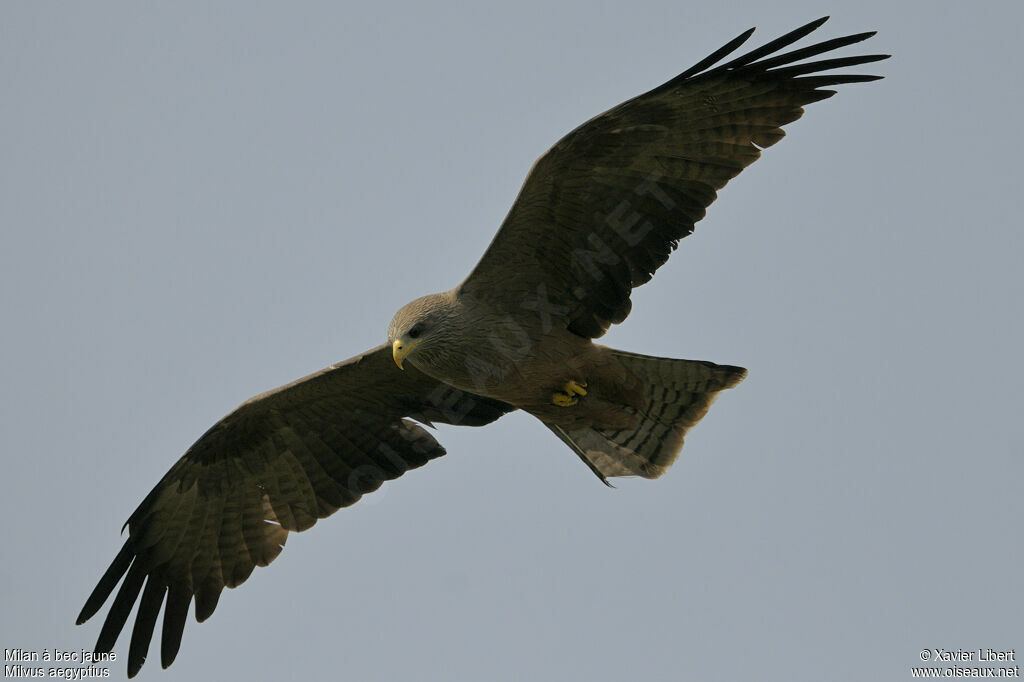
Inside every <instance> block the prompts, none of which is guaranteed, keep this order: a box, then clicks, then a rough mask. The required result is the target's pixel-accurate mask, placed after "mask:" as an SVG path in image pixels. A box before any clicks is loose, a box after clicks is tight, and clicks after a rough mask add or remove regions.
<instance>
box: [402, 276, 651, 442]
mask: <svg viewBox="0 0 1024 682" xmlns="http://www.w3.org/2000/svg"><path fill="white" fill-rule="evenodd" d="M427 311H429V314H431V315H433V316H434V320H433V324H432V325H431V327H430V329H432V330H437V332H436V335H432V336H431V337H430V338H429V342H428V341H427V340H424V341H423V342H421V343H419V344H418V345H417V346H416V349H415V352H413V353H411V354H410V355H409V357H408V360H407V361H408V362H410V363H411V364H413V365H414V366H415V367H416V368H417V369H419V370H420V371H421V372H423V373H424V374H426V375H428V376H430V377H433V378H434V379H438V380H439V381H442V382H444V383H445V384H448V385H450V386H454V387H455V388H458V389H460V390H462V391H465V392H467V393H471V394H473V395H481V396H486V397H488V398H494V399H495V400H500V401H502V402H505V403H509V404H510V405H514V406H515V407H517V408H519V409H521V410H525V411H526V412H529V413H530V414H533V415H534V416H536V417H538V418H539V419H541V420H542V421H544V422H545V423H551V424H555V425H558V426H563V427H566V428H569V427H578V426H592V425H595V424H599V425H602V426H604V427H607V428H628V427H629V426H632V425H635V424H636V422H637V421H638V416H637V414H636V413H627V412H623V411H622V410H621V409H620V408H621V406H627V405H634V404H635V403H637V402H638V401H639V399H640V396H639V391H640V384H639V381H638V380H637V379H636V378H635V377H633V376H632V375H630V373H629V372H628V371H627V370H626V368H625V367H624V366H623V365H622V363H621V362H619V361H618V360H617V359H616V358H615V356H614V354H613V353H612V352H611V351H610V349H608V348H606V347H604V346H601V345H599V344H595V343H593V342H592V341H591V340H590V339H586V338H583V337H581V336H579V335H577V334H573V333H572V332H570V331H568V330H567V329H566V328H565V327H564V326H561V325H552V324H547V325H545V324H544V320H543V318H542V317H540V316H537V317H536V318H534V317H531V316H526V317H523V316H519V317H514V316H513V315H512V314H511V313H509V312H508V311H504V310H500V309H496V307H495V306H493V305H491V304H490V303H489V302H487V301H482V300H479V299H476V298H472V297H468V296H461V295H459V292H458V289H453V290H451V291H447V292H444V293H441V294H432V295H430V296H425V297H423V298H420V299H417V300H415V301H413V302H411V303H410V304H409V305H408V306H406V307H404V308H402V310H400V311H399V312H398V313H397V314H396V316H395V322H393V323H392V325H391V326H390V328H389V338H392V339H394V338H398V337H400V336H402V331H401V330H402V329H403V326H404V327H405V329H408V328H410V327H412V326H413V325H415V324H416V322H417V321H418V320H420V319H421V318H423V317H424V315H425V314H427ZM570 381H577V382H580V383H584V384H587V386H588V387H589V390H588V394H587V398H588V399H587V400H584V401H580V402H579V403H578V405H579V409H573V410H567V409H565V408H563V407H560V406H558V405H555V404H554V403H553V402H552V395H553V394H554V393H557V392H558V391H560V390H561V389H562V388H563V387H564V386H565V385H566V384H567V383H568V382H570Z"/></svg>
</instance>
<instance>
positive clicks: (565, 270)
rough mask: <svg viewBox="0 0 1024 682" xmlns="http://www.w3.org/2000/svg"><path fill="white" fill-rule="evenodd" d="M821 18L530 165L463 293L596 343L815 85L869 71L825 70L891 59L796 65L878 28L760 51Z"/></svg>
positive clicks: (628, 110)
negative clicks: (534, 315) (558, 324)
mask: <svg viewBox="0 0 1024 682" xmlns="http://www.w3.org/2000/svg"><path fill="white" fill-rule="evenodd" d="M826 19H827V17H826V18H825V19H819V20H818V21H815V22H812V23H810V24H807V25H806V26H803V27H802V28H799V29H797V30H795V31H793V32H791V33H788V34H787V35H785V36H783V37H781V38H779V39H777V40H773V41H771V42H770V43H768V44H766V45H764V46H763V47H761V48H759V49H756V50H754V51H752V52H750V53H748V54H746V55H743V56H742V57H739V58H736V59H734V60H732V61H729V62H726V63H724V64H719V65H717V66H715V64H716V63H717V62H719V61H720V60H722V59H723V58H725V56H726V55H728V54H730V53H731V52H733V51H734V50H735V49H736V48H738V47H739V46H740V45H741V44H742V43H743V42H745V41H746V40H747V38H749V37H750V35H751V34H752V33H753V31H754V29H750V30H749V31H747V32H746V33H744V34H742V35H741V36H739V37H738V38H736V39H735V40H733V41H731V42H729V43H728V44H726V45H725V46H724V47H722V48H721V49H719V50H718V51H716V52H715V53H714V54H712V55H710V56H709V57H707V58H706V59H704V60H702V61H701V62H700V63H698V64H696V65H695V66H693V67H692V68H690V69H688V70H687V71H685V72H684V73H681V74H680V75H678V76H676V77H675V78H673V79H672V80H670V81H668V82H667V83H665V84H664V85H662V86H660V87H657V88H655V89H654V90H651V91H650V92H648V93H646V94H643V95H640V96H638V97H635V98H633V99H631V100H629V101H627V102H624V103H623V104H620V105H619V106H617V107H615V108H614V109H611V110H609V111H607V112H605V113H603V114H601V115H599V116H596V117H595V118H593V119H591V120H590V121H587V122H586V123H584V124H583V125H581V126H580V127H578V128H576V129H575V130H573V131H572V132H571V133H569V134H568V135H566V136H565V137H564V138H562V139H561V140H560V141H559V142H558V143H556V144H555V146H554V147H552V148H551V149H550V150H548V151H547V153H545V154H544V155H543V156H542V157H541V158H540V159H538V160H537V162H536V163H535V164H534V166H533V168H532V170H531V171H530V173H529V175H528V176H527V178H526V182H525V183H524V185H523V188H522V190H521V191H520V193H519V196H518V197H517V198H516V201H515V203H514V204H513V206H512V208H511V210H510V211H509V214H508V216H507V217H506V218H505V222H504V223H503V224H502V226H501V229H500V230H499V231H498V233H497V235H496V236H495V238H494V240H493V241H492V242H491V245H490V246H489V247H488V249H487V251H486V252H485V253H484V255H483V258H482V259H481V260H480V262H479V263H478V264H477V266H476V268H474V270H473V272H472V273H471V274H470V275H469V277H468V278H467V279H466V281H465V282H463V284H462V285H461V287H460V290H459V291H460V294H461V295H464V296H467V297H470V298H476V299H479V300H483V301H487V302H488V303H490V304H491V305H492V306H493V307H497V308H499V309H504V310H506V311H507V312H510V313H512V314H518V315H520V316H521V315H524V314H527V313H526V311H531V310H532V311H536V312H538V313H539V314H541V315H542V316H550V317H549V318H548V319H550V318H552V317H553V318H558V319H560V320H561V321H563V322H564V324H566V325H567V327H568V328H569V329H570V330H571V331H573V332H575V333H576V334H579V335H581V336H584V337H589V338H596V337H599V336H601V335H602V334H604V332H605V331H607V329H608V327H609V326H610V325H611V324H616V323H619V322H622V321H623V320H624V319H625V318H626V316H627V315H628V314H629V310H630V305H631V304H630V299H629V296H630V291H631V290H632V288H633V287H635V286H639V285H641V284H643V283H645V282H647V281H649V280H650V279H651V276H652V275H653V274H654V271H655V270H657V269H658V268H659V267H660V266H661V265H662V264H663V263H665V261H666V260H668V257H669V254H670V253H671V252H672V250H673V249H674V248H675V247H676V245H677V243H678V241H679V240H680V239H682V238H683V237H685V236H687V235H688V234H690V233H691V232H693V226H694V223H696V222H697V221H698V220H700V219H701V218H703V217H704V213H705V209H706V208H707V206H708V205H709V204H711V202H712V201H714V200H715V197H716V191H717V190H719V189H721V188H722V187H724V186H725V184H726V183H727V182H728V181H729V180H730V179H732V178H734V177H735V176H736V175H738V174H739V172H740V171H742V170H743V169H744V168H746V167H747V166H749V165H750V164H751V163H753V162H754V161H755V160H756V159H757V158H758V156H760V149H761V148H764V147H768V146H771V145H773V144H775V143H776V142H778V141H779V140H780V139H782V137H783V135H784V133H783V131H782V129H781V126H783V125H785V124H787V123H790V122H792V121H795V120H796V119H798V118H800V116H801V115H802V114H803V108H802V107H803V106H804V105H806V104H810V103H811V102H817V101H818V100H822V99H825V98H827V97H831V96H832V95H833V94H835V91H833V90H822V89H821V88H822V87H826V86H830V85H837V84H841V83H856V82H863V81H871V80H876V79H878V78H880V77H879V76H864V75H849V74H835V73H822V72H825V71H829V70H831V69H834V68H838V67H844V66H853V65H857V64H864V63H867V62H873V61H878V60H880V59H885V58H886V57H887V56H888V55H863V56H855V57H840V58H832V59H824V60H820V61H812V62H805V63H801V64H796V62H798V61H800V60H803V59H807V58H809V57H814V56H816V55H820V54H822V53H825V52H830V51H832V50H835V49H837V48H841V47H844V46H846V45H851V44H853V43H857V42H860V41H862V40H865V39H866V38H869V37H870V36H872V35H874V33H873V32H872V33H860V34H857V35H851V36H846V37H844V38H836V39H834V40H828V41H825V42H822V43H818V44H816V45H812V46H810V47H805V48H802V49H798V50H794V51H792V52H787V53H785V54H779V55H775V56H769V55H772V54H773V53H775V52H777V51H779V50H781V49H783V48H785V47H786V46H788V45H790V44H792V43H794V42H796V41H797V40H799V39H800V38H802V37H804V36H806V35H807V34H808V33H810V32H812V31H813V30H814V29H816V28H818V27H819V26H821V25H822V24H823V23H825V20H826Z"/></svg>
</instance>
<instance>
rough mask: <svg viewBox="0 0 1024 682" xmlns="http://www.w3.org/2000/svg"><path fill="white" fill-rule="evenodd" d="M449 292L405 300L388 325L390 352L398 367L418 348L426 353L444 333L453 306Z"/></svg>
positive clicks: (400, 367) (417, 350) (418, 351)
mask: <svg viewBox="0 0 1024 682" xmlns="http://www.w3.org/2000/svg"><path fill="white" fill-rule="evenodd" d="M449 298H450V297H449V295H448V294H430V295H429V296H423V297H421V298H417V299H416V300H415V301H412V302H410V303H407V304H405V305H404V306H402V308H401V309H399V311H398V312H397V313H395V316H394V317H393V318H392V319H391V324H389V325H388V341H390V342H391V353H392V355H393V356H394V358H395V364H396V365H398V368H399V369H404V368H403V367H402V363H403V362H404V361H405V359H406V358H408V357H409V356H410V355H412V353H413V352H414V351H415V352H417V353H424V352H428V353H429V351H430V349H431V348H432V347H433V346H434V345H435V344H436V343H437V342H438V340H439V338H440V337H442V336H443V333H441V330H442V329H443V327H444V324H443V323H444V320H445V319H446V317H447V316H448V312H449V310H450V309H451V305H450V300H449Z"/></svg>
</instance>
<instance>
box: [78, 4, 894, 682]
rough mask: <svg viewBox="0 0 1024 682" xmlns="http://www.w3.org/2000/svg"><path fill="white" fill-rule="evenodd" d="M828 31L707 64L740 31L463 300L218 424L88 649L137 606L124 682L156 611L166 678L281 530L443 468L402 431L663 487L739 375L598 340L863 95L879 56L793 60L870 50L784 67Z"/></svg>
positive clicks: (670, 90)
mask: <svg viewBox="0 0 1024 682" xmlns="http://www.w3.org/2000/svg"><path fill="white" fill-rule="evenodd" d="M824 22H825V19H820V20H818V21H814V22H812V23H810V24H807V25H806V26H803V27H801V28H799V29H797V30H795V31H792V32H791V33H788V34H786V35H784V36H782V37H781V38H778V39H776V40H773V41H771V42H769V43H767V44H766V45H764V46H762V47H760V48H758V49H756V50H753V51H752V52H749V53H747V54H745V55H743V56H741V57H738V58H735V59H733V60H731V61H727V62H725V63H719V62H722V60H724V59H725V58H726V57H727V56H728V55H729V54H731V53H732V52H734V51H735V50H736V49H737V48H738V47H739V46H740V45H741V44H742V43H743V42H745V41H746V40H747V39H748V38H749V37H750V35H751V34H752V33H753V29H751V30H749V31H747V32H745V33H743V34H742V35H740V36H739V37H737V38H736V39H734V40H732V41H730V42H729V43H727V44H726V45H725V46H723V47H722V48H721V49H719V50H717V51H716V52H715V53H713V54H712V55H710V56H709V57H707V58H705V59H703V60H702V61H700V62H699V63H698V64H696V65H695V66H693V67H692V68H690V69H688V70H687V71H685V72H683V73H681V74H679V75H678V76H676V77H675V78H673V79H672V80H670V81H668V82H667V83H665V84H664V85H661V86H660V87H657V88H655V89H654V90H651V91H650V92H647V93H645V94H643V95H640V96H638V97H634V98H633V99H631V100H628V101H626V102H624V103H622V104H620V105H619V106H617V107H614V108H613V109H610V110H609V111H607V112H605V113H603V114H601V115H599V116H596V117H594V118H593V119H591V120H589V121H587V122H586V123H584V124H583V125H581V126H580V127H578V128H576V129H575V130H573V131H572V132H570V133H569V134H568V135H566V136H565V137H564V138H562V139H561V140H559V141H558V142H557V143H556V144H555V145H554V146H553V147H552V148H551V149H550V150H548V151H547V152H546V153H545V154H544V155H543V156H541V157H540V159H538V161H537V162H536V163H535V164H534V166H533V168H532V169H531V170H530V173H529V175H528V176H527V178H526V182H525V183H524V185H523V188H522V190H521V191H520V193H519V196H518V197H517V198H516V201H515V202H514V203H513V205H512V208H511V210H510V211H509V214H508V216H507V217H506V219H505V221H504V223H503V224H502V226H501V229H500V230H498V233H497V234H496V235H495V237H494V240H493V241H492V243H491V245H490V246H489V247H488V249H487V251H486V252H485V253H484V255H483V257H482V258H481V259H480V262H479V263H478V264H477V266H476V267H475V268H474V269H473V271H472V272H471V273H470V275H469V276H468V277H467V278H466V279H465V281H463V282H462V283H461V284H460V285H459V286H457V287H455V288H454V289H452V290H450V291H447V292H444V293H440V294H432V295H429V296H424V297H422V298H419V299H416V300H415V301H413V302H411V303H409V304H408V305H406V306H404V307H403V308H402V309H401V310H399V311H398V313H396V314H395V316H394V319H393V320H392V321H391V324H390V326H389V327H388V343H387V344H385V345H382V346H379V347H377V348H375V349H373V350H370V351H367V352H366V353H364V354H362V355H360V356H357V357H355V358H352V359H351V360H347V361H345V362H342V363H340V364H337V365H334V366H332V367H328V368H327V369H325V370H323V371H321V372H317V373H316V374H313V375H310V376H308V377H305V378H303V379H299V380H298V381H296V382H294V383H292V384H289V385H287V386H283V387H281V388H278V389H275V390H273V391H269V392H267V393H264V394H262V395H259V396H256V397H254V398H252V399H251V400H248V401H246V402H245V403H243V404H242V405H241V406H240V407H239V408H238V409H237V410H235V411H234V412H232V413H231V414H229V415H228V416H227V417H224V418H223V419H221V420H220V421H219V422H217V423H216V424H215V425H214V426H213V427H212V428H211V429H210V430H209V431H207V432H206V433H205V434H204V435H203V436H202V437H201V438H200V439H199V440H198V441H196V443H195V444H194V445H193V446H192V447H191V448H189V450H188V451H187V452H186V453H185V455H184V456H183V457H182V458H181V459H179V460H178V462H177V463H176V464H175V465H174V466H173V467H172V468H171V470H170V471H169V472H167V474H166V475H165V476H164V477H163V478H162V479H161V480H160V482H159V483H158V484H157V485H156V487H155V488H154V489H153V490H152V492H150V494H149V495H147V496H146V498H145V499H144V500H143V501H142V503H141V504H140V505H139V507H138V509H136V510H135V512H134V513H133V514H132V515H131V517H130V518H129V519H128V521H127V523H126V524H125V525H126V526H127V527H128V531H129V532H128V539H127V540H126V542H125V543H124V546H123V547H122V549H121V551H120V552H119V553H118V554H117V556H116V557H115V559H114V561H113V563H112V564H111V565H110V567H109V568H108V569H107V571H106V573H105V574H104V575H103V577H102V578H101V579H100V582H99V584H98V585H97V586H96V588H95V589H94V590H93V592H92V594H91V595H90V596H89V598H88V600H87V601H86V603H85V606H84V607H83V608H82V611H81V613H80V614H79V617H78V622H79V623H83V622H85V621H86V620H88V619H89V618H91V617H92V616H93V615H94V614H95V613H96V612H97V611H98V610H99V609H100V608H101V607H102V606H103V604H104V603H105V602H106V601H107V599H108V598H109V597H110V595H111V594H112V593H113V591H114V589H115V588H116V587H117V585H118V583H119V582H120V583H121V587H120V588H119V589H118V591H117V594H116V595H115V596H114V599H113V602H112V604H111V606H110V610H109V612H108V613H107V617H106V620H105V621H104V623H103V627H102V628H101V630H100V635H99V639H98V641H97V643H96V651H98V652H106V651H110V650H111V649H112V648H113V646H114V644H115V642H116V640H117V637H118V635H119V634H120V632H121V630H122V629H123V628H124V626H125V624H126V623H127V621H128V618H129V616H130V614H131V610H132V608H133V607H134V605H135V603H136V602H137V601H138V602H139V607H138V611H137V614H136V618H135V624H134V627H133V628H132V634H131V641H130V644H129V648H128V674H129V676H134V675H135V674H136V673H137V672H138V670H139V669H140V668H141V666H142V664H143V662H144V661H145V658H146V655H147V653H148V651H149V645H150V641H151V638H152V636H153V633H154V630H155V628H156V625H157V616H158V614H159V612H160V609H161V607H162V608H163V611H164V615H163V623H162V637H161V646H160V652H161V661H162V663H163V665H164V667H166V666H168V665H170V664H171V662H173V660H174V658H175V656H176V655H177V652H178V648H179V646H180V644H181V637H182V634H183V631H184V626H185V620H186V616H187V613H188V609H189V606H190V604H191V603H192V602H193V601H194V602H195V615H196V619H197V620H199V621H202V620H205V619H206V618H208V617H209V616H210V615H211V614H212V613H213V611H214V609H215V607H216V605H217V600H218V598H219V596H220V593H221V592H222V591H223V589H224V588H225V587H235V586H237V585H239V584H241V583H242V582H244V581H245V580H246V579H247V578H248V577H249V574H250V573H252V570H253V568H255V567H256V566H266V565H267V564H269V563H270V562H271V561H273V560H274V558H275V557H276V556H277V555H278V554H279V553H280V551H281V549H282V547H283V546H284V543H285V540H286V539H287V535H288V533H289V532H292V531H302V530H305V529H307V528H309V527H310V526H312V525H313V524H314V523H316V521H317V519H320V518H324V517H326V516H328V515H330V514H332V513H333V512H334V511H336V510H337V509H339V508H341V507H344V506H348V505H350V504H353V503H354V502H356V501H357V500H358V499H359V498H360V497H361V496H362V495H363V494H365V493H368V492H372V491H373V490H376V489H377V488H378V487H380V485H381V484H382V483H383V482H384V481H387V480H391V479H394V478H397V477H398V476H401V475H402V474H403V473H405V472H406V471H408V470H409V469H414V468H416V467H419V466H422V465H423V464H425V463H426V462H428V461H430V460H431V459H434V458H436V457H440V456H441V455H443V454H445V451H444V449H443V448H442V447H441V445H440V444H438V443H437V441H436V440H435V439H434V438H433V437H432V436H431V435H430V434H429V433H427V431H426V430H425V429H423V428H422V427H421V426H419V425H418V424H417V423H416V422H421V423H423V424H428V425H429V424H431V423H433V422H440V423H445V424H456V425H463V426H482V425H484V424H488V423H490V422H492V421H494V420H495V419H498V418H499V417H501V416H502V415H503V414H505V413H507V412H510V411H512V410H515V409H522V410H525V411H527V412H529V413H530V414H532V415H534V416H536V417H537V418H539V419H540V420H541V421H542V422H543V423H544V424H545V425H546V426H547V427H548V428H550V429H551V430H552V431H553V432H554V433H555V434H556V435H557V436H558V437H559V438H561V439H562V440H563V441H564V442H565V443H566V444H567V445H568V446H569V447H570V448H572V450H573V451H574V452H575V453H576V454H577V455H578V456H579V457H580V458H581V459H582V460H583V461H584V462H585V463H586V464H587V466H588V467H590V469H591V470H592V471H593V472H594V473H595V474H597V476H598V477H600V478H601V480H603V481H605V482H607V478H608V477H612V476H628V475H637V476H643V477H646V478H656V477H658V476H660V475H661V474H662V473H664V472H665V470H666V469H667V468H668V467H669V466H670V465H671V464H672V462H673V461H674V460H675V458H676V457H677V456H678V453H679V450H680V448H681V447H682V443H683V437H684V435H685V433H686V431H687V429H689V428H690V427H691V426H693V425H694V424H695V423H696V422H697V421H699V420H700V418H701V417H703V416H704V414H705V413H706V412H707V410H708V407H709V406H710V404H711V402H712V401H713V400H714V398H715V395H716V394H717V393H718V392H719V391H722V390H723V389H726V388H729V387H731V386H734V385H736V384H737V383H739V381H740V380H742V379H743V377H744V375H745V374H746V370H744V369H742V368H739V367H732V366H727V365H716V364H713V363H710V362H699V361H692V360H673V359H667V358H655V357H649V356H644V355H638V354H635V353H627V352H625V351H620V350H614V349H611V348H607V347H605V346H601V345H598V344H595V343H594V342H593V339H595V338H598V337H600V336H601V335H603V334H604V333H605V331H606V330H607V329H608V327H609V326H610V325H612V324H617V323H619V322H622V321H623V320H624V319H625V318H626V316H627V315H628V314H629V311H630V305H631V303H630V292H631V290H632V289H633V287H636V286H639V285H641V284H644V283H645V282H647V281H649V280H650V279H651V277H652V276H653V274H654V272H655V271H656V270H657V269H658V268H659V267H660V266H661V265H663V264H664V263H665V261H666V260H668V257H669V254H670V253H671V252H672V250H673V249H674V248H675V247H676V245H677V243H678V241H679V240H680V239H682V238H683V237H685V236H687V235H688V234H690V233H691V232H693V227H694V224H695V223H696V222H697V221H698V220H700V219H701V218H703V217H704V213H705V209H706V208H707V206H708V205H709V204H711V202H712V201H714V200H715V197H716V192H717V191H718V190H719V189H721V188H722V187H724V186H725V184H726V183H727V182H728V181H729V180H730V179H732V178H733V177H735V176H736V175H737V174H739V173H740V172H741V171H742V170H743V169H744V168H745V167H747V166H748V165H750V164H751V163H753V162H754V161H755V160H756V159H757V158H758V157H759V156H760V153H761V151H760V150H761V149H763V148H765V147H768V146H771V145H773V144H775V143H776V142H778V141H779V140H780V139H782V137H783V135H784V133H783V131H782V128H781V126H783V125H785V124H787V123H791V122H792V121H795V120H796V119H797V118H799V117H800V116H801V115H802V114H803V107H804V106H805V105H807V104H810V103H812V102H817V101H819V100H822V99H825V98H827V97H831V96H832V95H833V94H835V92H834V91H833V90H829V89H823V88H828V87H829V86H833V85H839V84H843V83H856V82H864V81H871V80H876V79H877V78H879V76H869V75H850V74H837V73H828V72H830V71H831V70H832V69H836V68H839V67H846V66H854V65H858V64H864V63H868V62H873V61H878V60H881V59H885V58H886V57H887V56H888V55H861V56H853V57H838V58H829V59H822V60H818V61H809V62H808V61H803V60H806V59H808V58H812V57H815V56H817V55H820V54H823V53H826V52H831V51H832V50H835V49H838V48H841V47H845V46H847V45H851V44H853V43H857V42H860V41H862V40H865V39H866V38H869V37H870V36H872V35H873V33H860V34H856V35H851V36H846V37H843V38H836V39H833V40H828V41H825V42H822V43H817V44H815V45H811V46H808V47H804V48H801V49H796V50H793V51H790V52H786V53H783V54H778V52H779V51H780V50H782V49H784V48H786V47H787V46H789V45H790V44H792V43H794V42H796V41H797V40H799V39H801V38H803V37H804V36H806V35H807V34H808V33H811V32H812V31H814V30H815V29H817V28H818V27H819V26H821V25H822V24H823V23H824ZM122 579H123V580H122ZM140 594H141V600H140V599H139V596H140Z"/></svg>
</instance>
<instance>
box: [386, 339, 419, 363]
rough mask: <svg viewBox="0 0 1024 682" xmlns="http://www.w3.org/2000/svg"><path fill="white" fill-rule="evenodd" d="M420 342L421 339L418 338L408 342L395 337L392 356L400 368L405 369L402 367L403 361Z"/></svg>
mask: <svg viewBox="0 0 1024 682" xmlns="http://www.w3.org/2000/svg"><path fill="white" fill-rule="evenodd" d="M419 343H420V342H419V340H417V341H413V342H412V343H409V344H406V343H404V342H403V341H402V340H401V339H395V342H394V343H393V344H391V356H392V357H393V358H394V359H395V364H396V365H398V369H405V368H404V367H402V362H404V361H405V359H406V358H407V357H409V353H411V352H412V349H413V348H415V347H416V346H418V345H419Z"/></svg>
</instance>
